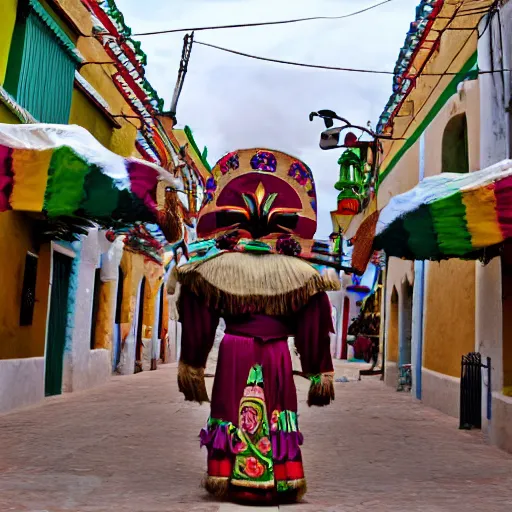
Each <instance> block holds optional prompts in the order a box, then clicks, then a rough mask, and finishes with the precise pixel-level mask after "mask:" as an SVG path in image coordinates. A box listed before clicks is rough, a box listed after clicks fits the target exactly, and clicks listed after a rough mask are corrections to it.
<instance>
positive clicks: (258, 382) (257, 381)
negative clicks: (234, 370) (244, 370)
mask: <svg viewBox="0 0 512 512" xmlns="http://www.w3.org/2000/svg"><path fill="white" fill-rule="evenodd" d="M247 385H248V386H263V372H262V370H261V365H259V364H255V365H254V366H253V367H252V368H251V371H250V372H249V378H248V379H247Z"/></svg>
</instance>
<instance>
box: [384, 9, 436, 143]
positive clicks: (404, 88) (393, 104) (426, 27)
mask: <svg viewBox="0 0 512 512" xmlns="http://www.w3.org/2000/svg"><path fill="white" fill-rule="evenodd" d="M443 5H444V0H421V3H420V5H419V6H418V7H417V8H416V20H415V21H414V22H412V23H411V26H410V28H409V32H408V33H407V37H406V39H405V43H404V46H403V47H402V49H401V51H400V55H399V57H398V60H397V63H396V65H395V70H394V77H393V94H392V96H391V98H390V99H389V101H388V103H387V105H386V107H385V109H384V112H383V113H382V114H381V116H380V119H379V123H378V125H377V132H378V133H383V132H385V131H386V128H387V127H388V125H389V124H390V123H391V121H392V120H393V117H394V116H395V115H396V113H397V112H398V110H399V108H400V106H401V105H402V103H403V101H404V99H405V97H406V96H407V94H409V91H410V90H411V88H412V87H414V85H415V82H414V80H412V79H411V78H410V77H409V70H410V69H411V66H412V65H413V63H414V59H415V58H416V56H417V55H418V54H419V53H420V50H422V49H425V50H430V49H431V48H432V44H435V40H434V41H433V40H432V36H431V37H429V34H430V33H431V31H432V28H433V26H434V23H435V21H436V18H437V16H438V14H439V13H440V12H441V9H442V7H443ZM434 32H435V31H434ZM441 33H442V32H437V33H436V34H437V35H436V36H435V37H440V35H441Z"/></svg>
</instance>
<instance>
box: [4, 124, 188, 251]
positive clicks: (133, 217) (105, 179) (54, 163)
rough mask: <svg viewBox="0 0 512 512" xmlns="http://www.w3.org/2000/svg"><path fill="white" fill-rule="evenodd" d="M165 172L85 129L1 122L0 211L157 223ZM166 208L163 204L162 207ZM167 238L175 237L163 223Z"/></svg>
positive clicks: (172, 181) (171, 180)
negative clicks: (125, 154) (113, 148)
mask: <svg viewBox="0 0 512 512" xmlns="http://www.w3.org/2000/svg"><path fill="white" fill-rule="evenodd" d="M160 181H165V182H167V183H168V184H169V185H170V186H172V187H174V188H176V187H180V181H179V180H178V179H176V178H174V177H173V176H172V175H171V174H169V173H168V172H167V171H165V170H164V169H162V168H161V167H158V166H156V165H153V164H150V163H148V162H144V161H142V160H137V159H131V158H123V157H120V156H118V155H116V154H114V153H112V152H111V151H109V150H108V149H106V148H104V147H103V146H102V145H101V144H100V143H99V142H98V141H97V140H96V139H95V138H94V137H93V136H92V135H91V134H90V133H89V132H88V131H87V130H85V129H84V128H81V127H78V126H66V125H62V126H61V125H39V124H32V125H6V124H0V211H5V210H10V209H12V210H19V211H26V212H44V213H45V214H46V216H47V217H48V218H50V219H52V218H58V217H80V218H85V219H90V220H93V221H95V222H98V223H99V224H103V225H111V224H112V223H121V224H123V223H124V224H130V223H133V222H136V221H140V222H153V223H157V222H159V219H160V217H161V215H162V213H161V211H160V210H161V208H160V207H159V205H158V204H157V200H156V190H157V185H158V183H159V182H160ZM163 206H164V205H162V208H163ZM161 227H162V230H163V231H164V233H165V235H166V236H169V240H171V241H173V240H174V239H175V237H176V236H177V234H176V233H171V232H169V231H168V230H167V229H166V225H162V226H161Z"/></svg>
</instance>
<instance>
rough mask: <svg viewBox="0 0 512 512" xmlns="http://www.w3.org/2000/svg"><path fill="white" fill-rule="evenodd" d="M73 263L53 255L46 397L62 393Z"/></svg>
mask: <svg viewBox="0 0 512 512" xmlns="http://www.w3.org/2000/svg"><path fill="white" fill-rule="evenodd" d="M71 263H72V260H71V258H69V257H67V256H64V255H63V254H60V253H58V252H56V251H55V252H54V253H53V276H52V293H51V299H50V318H49V322H48V340H47V342H46V344H47V347H46V374H45V395H46V396H52V395H60V394H61V393H62V368H63V365H64V346H65V344H66V324H67V316H68V292H69V277H70V274H71Z"/></svg>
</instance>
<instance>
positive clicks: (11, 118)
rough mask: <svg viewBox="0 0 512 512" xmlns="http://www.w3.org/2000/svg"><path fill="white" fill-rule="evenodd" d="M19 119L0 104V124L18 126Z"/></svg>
mask: <svg viewBox="0 0 512 512" xmlns="http://www.w3.org/2000/svg"><path fill="white" fill-rule="evenodd" d="M19 122H20V121H19V119H18V118H17V117H16V116H15V115H14V114H13V113H12V112H11V111H10V110H9V109H8V108H7V107H6V106H5V105H4V104H3V103H0V123H8V124H19Z"/></svg>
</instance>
